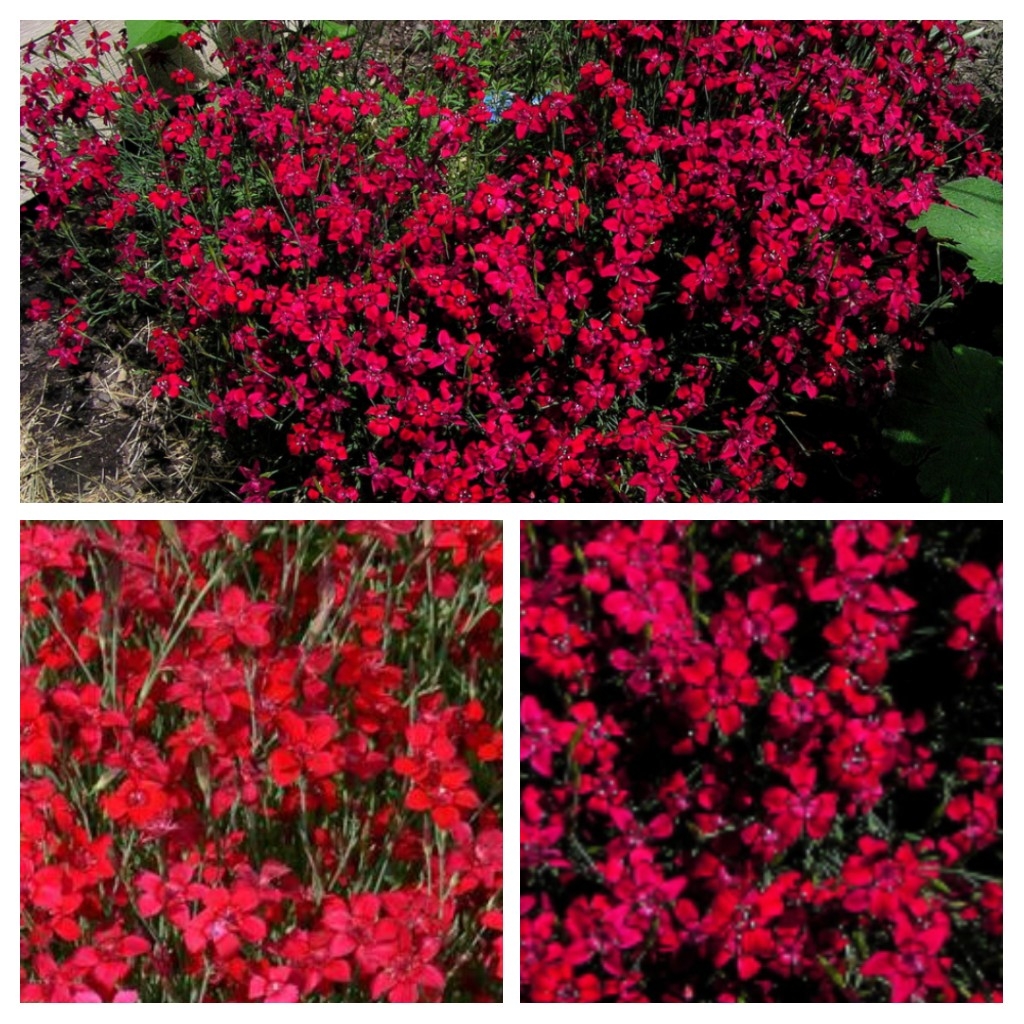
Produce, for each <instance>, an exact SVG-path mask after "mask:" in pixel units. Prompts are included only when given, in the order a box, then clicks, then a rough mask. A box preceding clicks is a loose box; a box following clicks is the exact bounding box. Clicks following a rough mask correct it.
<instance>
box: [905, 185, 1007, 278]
mask: <svg viewBox="0 0 1024 1024" xmlns="http://www.w3.org/2000/svg"><path fill="white" fill-rule="evenodd" d="M939 192H940V193H941V194H942V198H943V199H945V200H946V202H947V203H949V204H951V205H948V206H943V205H942V204H941V203H935V204H934V205H932V206H930V207H929V208H928V209H927V210H926V211H925V212H924V213H923V214H922V215H921V216H920V217H918V218H916V219H915V220H912V221H910V222H909V227H911V228H912V229H913V230H914V231H916V230H918V228H927V229H928V233H929V234H931V235H933V236H934V237H935V238H938V239H941V240H943V241H945V242H946V243H947V244H948V245H949V246H950V247H951V248H953V249H956V250H957V252H962V253H963V254H964V255H965V256H966V257H967V265H968V266H969V267H970V269H971V273H973V274H974V276H975V277H976V278H977V279H978V280H979V281H994V282H996V283H997V284H1002V283H1003V186H1002V185H1001V184H1000V183H999V182H998V181H992V180H991V179H990V178H964V179H962V180H960V181H953V182H950V183H949V184H948V185H943V186H942V187H941V188H940V189H939Z"/></svg>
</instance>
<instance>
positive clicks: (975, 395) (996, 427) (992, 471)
mask: <svg viewBox="0 0 1024 1024" xmlns="http://www.w3.org/2000/svg"><path fill="white" fill-rule="evenodd" d="M896 388H897V398H896V401H895V402H894V403H893V406H892V408H891V410H890V413H889V416H888V424H887V429H885V430H884V431H883V433H884V435H885V436H886V437H887V438H888V439H889V440H890V441H891V442H892V449H891V451H892V456H893V458H894V459H896V460H897V461H898V462H901V463H903V464H904V465H917V466H918V467H919V469H918V476H917V482H918V484H919V485H920V487H921V491H922V493H923V494H924V495H925V496H926V497H927V498H928V499H929V500H930V501H1002V500H1003V362H1002V360H1001V359H997V358H996V357H995V356H993V355H990V354H989V353H988V352H983V351H982V350H981V349H976V348H969V347H967V346H966V345H957V346H955V347H954V348H953V349H952V350H950V349H948V348H947V347H946V346H945V345H938V344H937V345H935V346H934V347H933V348H932V349H931V351H930V352H929V353H928V356H927V357H926V360H925V362H924V364H923V365H922V366H920V367H915V368H912V369H909V370H907V371H905V372H903V373H901V374H900V375H899V376H898V377H897V379H896Z"/></svg>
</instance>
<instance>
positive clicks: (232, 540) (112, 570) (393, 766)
mask: <svg viewBox="0 0 1024 1024" xmlns="http://www.w3.org/2000/svg"><path fill="white" fill-rule="evenodd" d="M21 584H22V586H21V593H22V633H23V641H22V668H21V998H22V1001H25V1002H136V1001H140V1002H278V1003H280V1002H361V1001H369V1000H377V1001H385V1000H386V1001H389V1002H439V1001H446V1002H492V1001H496V1000H500V998H501V973H502V970H501V930H502V929H501V925H502V918H501V891H502V850H501V836H502V800H501V795H502V788H501V757H502V739H501V737H502V734H501V707H502V705H501V669H500V654H501V634H500V628H501V616H500V601H501V526H500V524H498V523H493V522H484V521H465V522H463V521H432V522H430V521H428V522H418V521H396V522H387V521H376V520H375V521H372V522H370V521H356V520H353V521H349V522H301V523H298V522H289V521H281V522H270V521H266V522H258V521H257V522H251V521H245V522H242V521H226V522H225V521H217V522H211V521H201V520H197V521H190V522H177V523H173V522H169V521H148V522H129V521H112V522H103V523H100V522H67V521H63V522H31V523H23V524H22V530H21Z"/></svg>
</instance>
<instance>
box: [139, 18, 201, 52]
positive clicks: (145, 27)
mask: <svg viewBox="0 0 1024 1024" xmlns="http://www.w3.org/2000/svg"><path fill="white" fill-rule="evenodd" d="M124 26H125V28H126V29H127V30H128V49H129V50H138V49H140V48H141V47H143V46H166V45H167V44H169V43H171V42H173V41H174V40H175V39H177V38H178V36H180V35H181V34H182V33H183V32H187V31H188V26H187V25H185V24H184V23H183V22H180V21H126V22H125V23H124Z"/></svg>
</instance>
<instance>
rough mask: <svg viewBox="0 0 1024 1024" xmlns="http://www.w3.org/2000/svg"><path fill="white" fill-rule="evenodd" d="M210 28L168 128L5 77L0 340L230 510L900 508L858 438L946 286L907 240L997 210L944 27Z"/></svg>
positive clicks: (90, 59)
mask: <svg viewBox="0 0 1024 1024" xmlns="http://www.w3.org/2000/svg"><path fill="white" fill-rule="evenodd" d="M203 26H205V27H206V28H208V29H210V31H211V32H212V33H213V34H214V35H215V36H216V37H217V38H218V40H219V43H218V46H219V48H220V55H221V58H222V60H223V63H224V66H225V67H226V74H225V76H224V77H223V78H222V79H220V80H218V81H216V82H212V83H204V84H201V85H200V83H197V82H195V81H194V76H193V74H192V72H191V71H189V70H188V69H187V68H182V69H179V70H177V71H175V72H173V74H172V75H171V76H170V77H171V79H172V82H171V83H170V87H171V90H173V92H174V94H173V95H172V93H171V91H168V90H161V89H158V88H157V87H155V86H154V85H153V84H152V83H151V80H150V79H151V77H152V76H151V75H150V74H149V73H148V70H149V68H150V66H153V67H154V69H155V66H156V63H157V62H158V55H156V56H154V54H153V53H152V52H149V53H148V56H147V53H142V54H141V57H138V59H137V60H136V62H135V63H128V62H126V61H125V59H124V49H125V46H126V41H125V40H123V39H122V40H118V39H112V38H104V37H103V36H102V35H95V36H94V37H93V38H91V39H90V40H89V41H88V43H87V45H86V47H85V49H84V51H83V52H81V53H77V52H74V50H73V48H72V47H71V46H70V45H69V43H68V38H69V31H70V28H69V23H67V22H59V23H58V27H57V29H56V31H55V32H54V34H53V35H52V36H51V37H50V38H49V39H47V40H43V41H40V42H39V43H38V45H36V46H35V50H36V51H37V52H39V53H45V54H46V55H47V57H48V58H49V59H50V60H51V61H52V64H51V66H50V67H48V68H47V69H46V70H40V71H35V72H33V73H31V74H29V75H26V77H25V79H24V82H23V87H24V91H25V101H24V104H23V107H22V125H23V130H24V132H25V133H26V137H27V138H28V140H29V144H30V145H31V147H32V149H33V150H34V152H35V155H36V158H37V160H38V164H39V171H38V173H36V174H33V175H32V176H31V178H30V180H29V181H28V183H27V184H28V186H29V187H30V188H31V189H32V191H33V192H34V193H35V194H36V196H37V197H38V198H37V200H36V202H35V204H34V206H33V209H32V211H31V214H30V216H29V218H28V224H27V228H28V231H27V233H26V243H25V248H24V274H25V281H26V283H27V287H26V288H25V289H24V291H23V296H24V300H23V307H24V313H25V317H26V318H27V319H28V321H30V322H36V323H47V324H49V325H50V330H51V332H52V343H51V347H50V349H49V351H50V354H51V356H53V357H55V358H56V359H57V360H59V361H60V363H61V364H62V365H63V366H67V367H69V368H71V367H74V366H75V365H76V364H79V363H81V362H82V361H83V360H86V361H88V360H89V359H90V358H94V357H93V356H91V355H90V350H91V348H92V343H94V342H96V341H97V339H102V341H103V343H104V344H105V345H106V346H107V348H108V350H110V351H113V352H116V353H117V354H118V355H119V356H125V357H128V356H130V357H131V359H132V360H133V361H134V362H135V364H136V365H137V368H138V367H141V369H138V373H141V374H142V375H143V376H142V379H143V380H144V381H145V387H144V389H143V390H144V391H145V392H146V394H148V395H149V401H150V403H153V402H154V401H155V402H156V403H157V404H158V405H162V406H164V407H165V409H166V411H167V414H168V415H169V416H170V418H171V422H172V423H173V424H174V426H173V428H172V427H171V426H170V425H169V424H168V423H167V422H166V421H161V420H159V419H158V418H154V422H156V423H158V424H161V423H162V428H161V429H163V431H164V433H166V435H167V437H165V438H164V442H165V447H166V444H167V443H169V439H170V438H179V437H181V436H184V437H186V438H187V439H188V443H187V444H186V445H185V447H186V450H188V451H190V452H192V453H195V452H197V451H202V450H203V446H204V445H205V446H206V450H207V451H212V452H213V453H214V455H215V458H210V459H204V458H199V459H198V460H197V463H194V464H193V468H195V464H203V465H205V464H206V462H207V461H210V462H216V463H217V464H218V465H221V466H222V467H223V468H224V472H225V473H226V474H227V475H228V477H229V478H230V479H231V480H232V481H233V482H232V493H233V494H234V495H235V496H236V497H239V498H241V499H244V500H248V501H267V500H279V501H293V500H330V501H351V500H356V499H364V500H375V499H376V500H381V499H382V500H400V501H414V500H447V501H482V500H488V501H535V500H540V501H548V500H557V499H558V498H568V499H570V500H600V501H637V500H639V501H662V500H676V501H679V500H686V501H714V500H722V501H750V500H768V501H772V500H790V499H793V498H795V499H798V500H808V499H819V498H820V499H830V498H842V499H846V500H875V499H877V498H879V497H881V498H886V497H888V498H892V497H902V496H904V493H903V490H902V489H903V488H909V489H910V491H911V495H910V496H914V494H913V474H908V473H906V472H900V471H893V470H892V467H891V463H889V462H888V461H887V456H886V454H885V451H886V446H885V444H884V443H883V440H882V434H881V432H880V430H879V421H878V416H879V414H880V413H881V412H882V411H883V410H884V408H885V407H886V406H887V403H888V402H889V401H890V399H892V397H893V395H894V394H896V393H897V392H898V391H899V379H900V372H899V371H900V367H901V365H902V366H904V367H906V366H912V365H913V363H914V362H915V361H916V360H918V359H919V358H920V357H922V356H923V354H924V353H925V350H926V348H927V347H928V344H929V335H928V334H927V333H926V332H925V330H924V329H923V327H922V313H921V311H922V308H923V307H925V306H927V308H928V312H929V314H930V313H932V312H934V308H935V307H937V306H939V305H942V304H943V303H944V302H946V301H947V300H949V301H952V302H953V303H957V302H960V301H962V300H963V298H964V296H965V292H966V291H967V289H969V286H970V283H971V274H970V273H969V271H968V270H967V269H966V266H965V263H964V261H963V259H962V257H960V258H958V257H956V256H953V255H948V256H944V257H943V259H942V261H941V262H939V261H937V260H936V259H935V242H934V240H932V239H930V238H929V237H928V236H927V234H926V233H925V232H924V231H923V230H916V229H915V228H914V227H913V226H912V224H911V222H912V221H914V220H915V218H918V217H919V216H920V215H921V214H922V213H924V212H925V211H926V210H927V209H928V208H929V207H930V206H931V205H932V204H934V203H936V202H941V201H942V200H941V199H940V194H939V186H940V185H942V184H943V183H945V182H948V181H950V180H952V179H955V178H957V179H958V178H963V177H979V176H980V177H988V178H992V179H995V180H1001V176H1002V172H1001V159H1000V157H999V155H998V154H996V153H994V152H992V151H990V150H989V149H988V148H986V144H985V141H984V139H983V137H982V136H981V134H980V132H979V130H978V126H977V124H978V123H977V120H976V117H975V113H974V111H975V108H976V107H977V104H978V98H979V97H978V91H977V89H976V88H975V86H974V85H972V84H970V83H969V82H967V81H966V80H964V79H963V78H962V76H961V69H962V68H963V66H964V64H965V62H967V61H968V60H969V59H970V57H971V53H972V51H971V49H970V47H969V46H968V45H967V43H966V42H965V41H964V38H963V36H962V35H961V34H960V30H959V29H958V26H957V23H956V22H952V21H934V22H932V21H926V22H906V21H898V22H896V21H893V22H872V21H807V22H785V21H770V22H756V23H753V22H737V21H722V22H698V21H693V22H691V21H680V22H641V21H619V22H593V21H584V22H577V23H569V22H547V23H540V27H539V28H538V27H536V26H535V27H534V28H532V29H531V28H530V27H529V26H526V25H524V26H523V27H522V28H519V27H517V26H516V25H515V24H513V23H507V22H496V23H489V24H486V25H484V26H479V25H477V26H475V27H473V28H467V27H466V26H460V25H458V24H455V23H452V22H436V23H434V24H433V26H432V28H430V30H429V32H430V35H429V49H428V51H427V52H426V53H424V52H422V51H421V52H420V54H419V55H418V60H417V61H416V62H415V64H414V65H410V66H409V67H398V66H392V64H394V63H395V62H394V61H392V62H391V63H389V62H388V60H387V59H382V58H383V57H386V56H387V55H386V54H385V55H381V54H379V53H377V52H370V50H369V49H367V47H366V45H365V40H364V39H363V36H362V35H361V34H360V33H359V32H356V34H355V35H354V36H352V37H351V38H348V39H345V40H342V39H341V38H339V37H337V36H336V35H335V36H332V35H331V34H330V31H327V30H325V28H324V26H323V25H321V26H320V27H319V28H318V27H316V26H314V25H305V26H303V27H300V28H299V29H295V28H294V27H291V28H289V27H287V26H286V25H285V24H283V23H259V24H258V27H257V29H256V30H255V31H250V33H249V34H248V36H246V37H245V38H241V37H240V38H234V37H233V36H232V34H231V32H230V31H228V30H227V29H226V28H225V26H219V27H218V26H217V25H216V24H212V25H210V24H207V23H196V25H195V26H194V27H192V28H189V30H188V31H186V32H184V33H182V34H181V42H182V43H183V45H185V46H186V47H194V48H203V47H204V46H205V47H208V48H210V47H211V46H212V44H208V43H206V42H205V41H204V39H205V37H204V36H203V35H202V34H201V33H200V32H199V31H197V30H196V29H198V28H200V27H203ZM147 61H149V64H147ZM101 67H106V68H108V69H110V72H111V77H106V78H104V77H102V76H101V75H100V74H99V70H100V68H101ZM954 340H959V339H954ZM931 343H934V338H932V339H931ZM138 373H136V377H137V376H138ZM99 376H100V377H102V378H103V379H104V380H105V379H107V377H106V375H105V374H104V373H100V375H99ZM138 404H139V403H138V401H137V396H136V402H135V407H138ZM982 420H983V423H982V427H983V428H984V430H985V431H986V432H987V433H993V432H995V434H996V443H998V441H999V439H1000V438H1001V426H1000V425H999V424H998V422H997V421H998V417H996V416H995V415H994V413H993V415H988V413H986V414H985V415H984V416H982ZM989 421H991V422H989ZM887 467H889V468H888V469H887Z"/></svg>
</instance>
